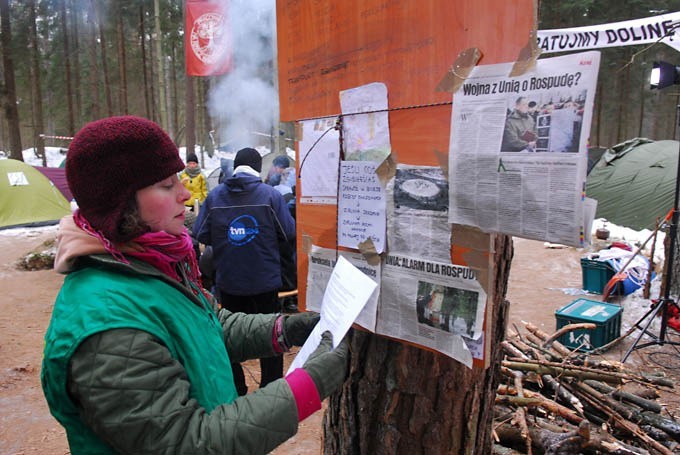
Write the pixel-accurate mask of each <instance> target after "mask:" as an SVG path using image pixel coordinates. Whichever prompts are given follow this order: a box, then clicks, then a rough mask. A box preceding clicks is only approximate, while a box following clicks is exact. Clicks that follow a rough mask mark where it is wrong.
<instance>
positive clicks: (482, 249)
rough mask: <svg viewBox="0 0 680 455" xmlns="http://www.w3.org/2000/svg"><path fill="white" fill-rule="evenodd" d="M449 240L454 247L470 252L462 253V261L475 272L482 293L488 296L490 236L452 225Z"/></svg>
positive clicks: (470, 228) (474, 229)
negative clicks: (450, 239) (463, 248)
mask: <svg viewBox="0 0 680 455" xmlns="http://www.w3.org/2000/svg"><path fill="white" fill-rule="evenodd" d="M451 238H452V242H454V243H455V245H460V246H462V247H465V248H469V249H470V250H471V251H468V252H466V253H463V259H464V260H465V263H466V264H467V266H468V267H470V268H471V269H473V270H474V271H475V274H476V276H477V281H478V282H479V284H480V286H482V289H484V292H486V295H489V289H488V288H489V269H490V266H489V257H490V256H489V255H490V254H492V251H491V250H492V247H491V246H492V245H491V235H490V234H487V233H485V232H482V231H480V230H479V229H477V228H473V227H470V226H463V225H460V224H452V225H451ZM454 248H455V246H454Z"/></svg>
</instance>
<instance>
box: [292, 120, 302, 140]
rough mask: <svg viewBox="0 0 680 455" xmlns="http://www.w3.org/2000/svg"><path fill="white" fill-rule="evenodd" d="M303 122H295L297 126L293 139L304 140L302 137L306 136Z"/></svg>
mask: <svg viewBox="0 0 680 455" xmlns="http://www.w3.org/2000/svg"><path fill="white" fill-rule="evenodd" d="M302 125H303V123H302V122H295V128H294V131H293V135H294V136H295V137H293V139H295V140H296V141H298V142H301V141H302V138H303V137H304V127H303V126H302Z"/></svg>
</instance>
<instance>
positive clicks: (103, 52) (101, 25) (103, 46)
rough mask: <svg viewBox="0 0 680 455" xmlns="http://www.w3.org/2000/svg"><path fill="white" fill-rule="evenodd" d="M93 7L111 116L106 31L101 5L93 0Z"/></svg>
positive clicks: (108, 108) (105, 90) (111, 104)
mask: <svg viewBox="0 0 680 455" xmlns="http://www.w3.org/2000/svg"><path fill="white" fill-rule="evenodd" d="M92 8H93V10H94V12H95V17H96V18H97V23H98V24H97V25H98V28H99V48H100V49H101V51H100V54H101V58H102V73H103V76H104V101H105V102H106V114H107V115H108V116H109V117H110V116H112V115H113V101H112V99H111V80H110V79H109V63H108V59H107V57H106V46H107V45H106V33H104V21H103V20H102V17H101V11H100V8H99V6H98V5H97V4H96V3H95V2H94V1H92Z"/></svg>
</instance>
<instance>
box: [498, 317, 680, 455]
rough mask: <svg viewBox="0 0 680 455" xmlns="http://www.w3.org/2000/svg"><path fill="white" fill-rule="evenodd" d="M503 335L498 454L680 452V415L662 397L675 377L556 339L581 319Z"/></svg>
mask: <svg viewBox="0 0 680 455" xmlns="http://www.w3.org/2000/svg"><path fill="white" fill-rule="evenodd" d="M525 328H526V333H524V334H520V333H512V334H511V335H509V336H508V338H507V339H506V340H505V341H503V343H502V346H503V351H504V354H505V360H504V361H503V363H502V367H501V372H502V374H503V379H502V380H501V385H500V386H499V388H498V391H497V394H496V408H495V418H494V437H495V444H494V454H525V453H526V454H579V453H584V454H591V453H593V454H594V453H605V454H657V453H659V454H673V453H680V452H679V451H680V445H678V442H680V422H676V421H675V420H674V419H673V417H672V416H671V415H670V414H669V412H667V410H666V409H664V407H663V406H662V405H661V404H659V402H658V401H656V399H657V398H658V397H659V391H660V390H662V389H665V390H670V389H672V387H673V383H672V382H671V381H669V380H668V379H666V378H664V377H658V376H652V375H649V376H647V375H644V374H642V375H641V374H638V373H633V372H630V371H626V370H625V369H624V367H623V365H622V364H621V363H618V362H606V361H595V360H592V359H591V358H590V357H589V356H588V355H586V354H585V353H581V352H578V351H572V350H570V349H567V348H566V347H565V346H564V345H562V344H561V343H559V342H558V341H556V340H557V339H558V338H559V336H560V335H561V334H563V333H566V332H568V331H570V330H576V329H585V328H589V329H594V328H595V325H594V324H573V325H568V326H565V327H563V328H562V329H560V331H559V332H558V333H555V334H553V335H551V336H550V335H548V334H546V333H544V332H542V331H541V330H539V329H538V328H536V327H535V326H533V325H532V324H529V323H525Z"/></svg>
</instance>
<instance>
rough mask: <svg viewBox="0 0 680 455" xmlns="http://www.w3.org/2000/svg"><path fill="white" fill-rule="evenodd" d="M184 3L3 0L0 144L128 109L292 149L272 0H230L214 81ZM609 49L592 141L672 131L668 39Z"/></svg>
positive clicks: (556, 23) (674, 100)
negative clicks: (201, 72)
mask: <svg viewBox="0 0 680 455" xmlns="http://www.w3.org/2000/svg"><path fill="white" fill-rule="evenodd" d="M280 3H283V2H280ZM183 4H184V2H183V1H182V0H163V1H160V0H0V52H1V53H2V66H1V68H0V70H1V74H0V98H1V99H0V102H1V103H2V118H0V150H4V151H5V154H6V155H7V156H8V157H10V158H14V159H19V160H22V159H23V158H22V153H21V151H22V150H23V149H25V148H29V147H35V150H36V153H37V154H38V155H39V156H43V155H44V149H43V147H44V146H45V145H49V146H62V147H64V148H66V147H67V146H68V140H67V139H61V138H52V137H50V136H63V137H70V136H73V135H74V134H75V132H76V131H78V129H80V128H81V127H82V126H83V125H84V124H85V123H87V122H89V121H92V120H96V119H98V118H101V117H106V116H111V115H123V114H134V115H140V116H144V117H147V118H150V119H153V120H154V121H156V122H158V123H159V124H161V125H162V126H163V128H165V129H166V130H167V131H168V132H169V133H170V134H171V136H172V137H173V138H174V139H175V141H176V143H177V144H178V145H180V146H186V147H187V148H188V149H192V148H193V147H194V146H195V145H198V146H200V147H201V150H202V151H206V152H208V153H211V152H212V150H213V148H214V147H220V148H221V149H223V150H227V151H233V150H235V149H238V148H240V147H242V146H246V145H249V146H256V145H267V146H268V147H269V148H270V150H272V151H275V150H284V149H285V147H286V146H288V147H292V144H293V142H292V137H293V130H294V128H293V126H292V125H290V124H282V123H280V122H279V119H278V90H277V85H278V81H277V79H278V75H277V71H276V68H277V65H276V63H275V62H276V52H275V47H276V46H275V43H276V36H275V29H276V18H275V8H276V4H275V0H231V1H230V2H229V5H230V20H231V24H232V31H233V33H234V55H233V57H234V66H233V70H232V71H231V72H230V73H228V74H226V75H222V76H212V77H188V76H187V75H186V73H185V65H184V44H183V39H184V33H185V30H184V18H183ZM538 5H539V10H538V11H539V24H538V28H539V29H540V30H547V29H555V28H569V27H579V26H585V25H595V24H606V23H611V22H618V21H624V20H630V19H637V18H643V17H649V16H654V15H659V14H664V13H668V12H673V11H678V10H680V0H658V1H648V0H623V1H622V0H542V1H539V2H538ZM677 34H678V35H680V31H678V32H677ZM527 38H528V37H527ZM498 39H499V40H502V39H503V37H502V36H499V37H498ZM675 39H680V36H679V37H678V38H675ZM601 52H602V60H601V66H600V74H599V82H598V88H597V95H596V99H595V110H594V115H593V123H592V128H591V136H590V141H589V143H590V145H591V146H599V147H610V146H612V145H615V144H618V143H620V142H623V141H625V140H628V139H631V138H634V137H647V138H650V139H654V140H661V139H674V138H676V137H677V133H678V132H677V129H678V128H677V123H678V122H677V120H678V119H677V118H676V109H675V107H676V105H678V104H679V103H680V92H679V91H678V90H664V91H658V90H650V88H649V83H648V81H649V74H650V72H651V69H652V62H654V61H658V60H664V61H668V62H670V63H673V64H675V65H680V54H678V53H677V51H675V50H673V49H672V48H671V47H669V46H667V45H665V44H661V43H657V44H654V45H651V46H650V45H644V46H626V47H617V48H609V49H602V50H601ZM554 55H559V54H549V56H554ZM480 63H481V64H483V63H484V60H483V59H482V61H481V62H480ZM41 135H43V136H41Z"/></svg>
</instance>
